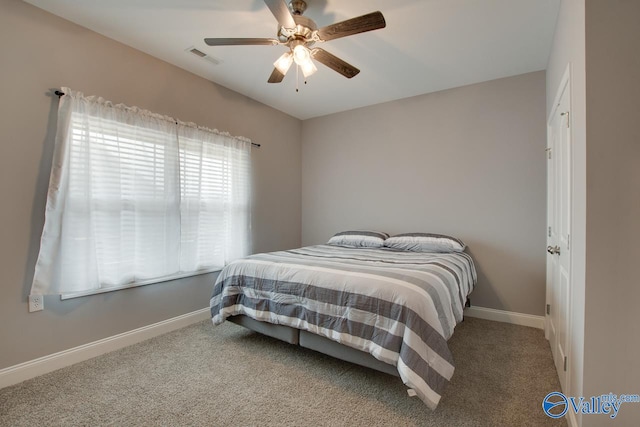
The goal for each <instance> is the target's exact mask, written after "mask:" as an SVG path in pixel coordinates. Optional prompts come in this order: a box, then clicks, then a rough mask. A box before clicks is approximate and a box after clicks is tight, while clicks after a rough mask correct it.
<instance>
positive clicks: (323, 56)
mask: <svg viewBox="0 0 640 427" xmlns="http://www.w3.org/2000/svg"><path fill="white" fill-rule="evenodd" d="M311 56H313V59H315V60H317V61H318V62H320V63H321V64H324V65H326V66H327V67H329V68H331V69H332V70H334V71H337V72H338V73H340V74H342V75H343V76H345V77H346V78H348V79H350V78H351V77H354V76H355V75H356V74H358V73H359V72H360V70H358V69H357V68H356V67H354V66H353V65H351V64H349V63H347V62H345V61H343V60H342V59H340V58H338V57H337V56H335V55H333V54H331V53H329V52H327V51H326V50H324V49H320V48H319V47H317V48H315V49H311Z"/></svg>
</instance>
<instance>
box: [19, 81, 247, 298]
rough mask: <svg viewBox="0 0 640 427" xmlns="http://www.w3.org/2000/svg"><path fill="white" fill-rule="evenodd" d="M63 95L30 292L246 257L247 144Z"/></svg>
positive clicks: (124, 282) (119, 281) (149, 276)
mask: <svg viewBox="0 0 640 427" xmlns="http://www.w3.org/2000/svg"><path fill="white" fill-rule="evenodd" d="M64 91H65V93H66V95H65V96H63V97H62V98H61V100H60V106H59V113H58V114H59V117H58V133H57V136H56V148H55V154H54V164H53V168H52V173H51V179H50V186H49V194H48V200H47V210H46V219H45V227H44V230H43V235H42V240H41V248H40V254H39V257H38V261H37V264H36V274H35V276H34V282H33V286H32V294H49V293H76V292H87V291H92V290H94V291H95V290H100V289H105V288H117V287H123V286H129V285H132V284H136V283H140V282H145V283H146V282H149V281H152V280H153V279H158V280H162V279H164V278H167V277H173V276H176V275H185V274H188V273H197V272H200V271H205V270H211V269H214V268H219V267H222V266H223V265H224V264H225V263H227V262H228V261H230V260H232V259H235V258H238V257H241V256H244V255H247V254H248V253H249V250H250V248H249V243H250V242H249V241H250V203H249V199H250V188H249V183H250V147H251V144H250V142H249V141H247V140H245V139H241V138H234V137H231V136H229V135H227V134H222V133H219V132H217V131H211V130H208V129H203V128H198V127H196V126H194V125H188V124H184V123H176V121H175V120H174V119H172V118H169V117H164V116H159V115H156V114H153V113H150V112H148V111H144V110H140V109H137V108H128V107H125V106H122V105H117V106H114V105H112V104H111V103H109V102H107V101H104V100H103V99H101V98H93V97H84V96H83V95H82V94H81V93H79V92H73V91H70V90H69V89H68V88H65V89H64Z"/></svg>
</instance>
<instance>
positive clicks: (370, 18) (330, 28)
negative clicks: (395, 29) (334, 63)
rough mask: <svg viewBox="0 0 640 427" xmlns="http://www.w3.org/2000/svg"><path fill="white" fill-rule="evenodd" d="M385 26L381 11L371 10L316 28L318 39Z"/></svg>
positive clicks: (344, 35) (347, 34)
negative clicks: (364, 13) (355, 16)
mask: <svg viewBox="0 0 640 427" xmlns="http://www.w3.org/2000/svg"><path fill="white" fill-rule="evenodd" d="M386 26H387V23H386V21H385V20H384V16H383V15H382V13H381V12H371V13H368V14H366V15H362V16H359V17H357V18H352V19H347V20H346V21H342V22H337V23H335V24H332V25H327V26H326V27H322V28H320V29H318V37H320V40H324V41H327V40H333V39H339V38H340V37H346V36H350V35H352V34H358V33H364V32H367V31H372V30H378V29H380V28H384V27H386Z"/></svg>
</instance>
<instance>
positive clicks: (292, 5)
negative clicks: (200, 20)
mask: <svg viewBox="0 0 640 427" xmlns="http://www.w3.org/2000/svg"><path fill="white" fill-rule="evenodd" d="M264 2H265V3H266V5H267V7H268V8H269V10H271V13H273V16H275V18H276V20H277V21H278V34H277V37H278V38H277V39H276V38H206V39H204V42H205V43H206V44H207V45H209V46H238V45H267V46H268V45H272V46H277V45H283V46H287V47H288V48H289V51H287V52H285V53H284V54H283V55H282V56H281V57H280V58H278V60H277V61H276V62H275V63H274V64H273V65H274V66H275V68H274V69H273V72H272V73H271V76H270V77H269V80H268V82H269V83H280V82H281V81H282V79H284V76H285V74H287V71H288V70H289V68H290V67H291V65H292V64H293V63H294V62H295V63H296V64H297V65H298V66H299V67H300V69H301V70H302V73H303V74H304V76H305V77H308V76H310V75H311V74H313V73H315V72H316V71H317V68H316V66H315V64H314V63H313V59H315V60H316V61H318V62H320V63H321V64H324V65H326V66H327V67H329V68H331V69H332V70H334V71H337V72H338V73H340V74H342V75H343V76H345V77H346V78H349V79H350V78H352V77H353V76H355V75H356V74H358V73H359V72H360V70H359V69H357V68H356V67H354V66H353V65H351V64H349V63H347V62H345V61H343V60H342V59H340V58H338V57H337V56H335V55H332V54H331V53H329V52H327V51H326V50H324V49H321V48H319V47H314V48H310V47H311V46H313V44H315V43H316V42H325V41H329V40H334V39H338V38H341V37H346V36H350V35H353V34H359V33H364V32H367V31H372V30H377V29H380V28H384V27H385V26H386V22H385V20H384V16H383V15H382V13H380V12H372V13H368V14H366V15H362V16H359V17H357V18H352V19H347V20H346V21H342V22H338V23H335V24H332V25H328V26H326V27H322V28H318V27H317V26H316V24H315V22H313V21H312V20H311V19H309V18H307V17H305V16H302V14H303V13H304V11H305V10H306V9H307V3H306V2H305V1H304V0H292V1H290V2H289V7H287V5H286V3H285V2H284V0H264Z"/></svg>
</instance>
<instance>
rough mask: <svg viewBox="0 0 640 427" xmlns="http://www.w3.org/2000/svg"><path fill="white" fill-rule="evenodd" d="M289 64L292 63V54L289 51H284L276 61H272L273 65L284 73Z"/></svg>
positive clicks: (287, 69)
mask: <svg viewBox="0 0 640 427" xmlns="http://www.w3.org/2000/svg"><path fill="white" fill-rule="evenodd" d="M291 64H293V55H292V54H291V52H285V53H283V54H282V56H281V57H280V58H278V60H277V61H276V62H274V63H273V66H274V67H276V68H277V69H278V71H280V72H281V73H282V74H283V75H284V74H287V71H289V68H290V67H291Z"/></svg>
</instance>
